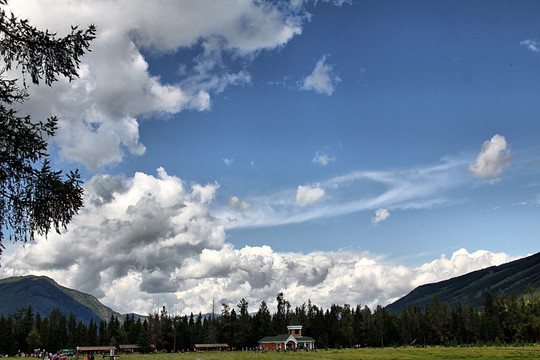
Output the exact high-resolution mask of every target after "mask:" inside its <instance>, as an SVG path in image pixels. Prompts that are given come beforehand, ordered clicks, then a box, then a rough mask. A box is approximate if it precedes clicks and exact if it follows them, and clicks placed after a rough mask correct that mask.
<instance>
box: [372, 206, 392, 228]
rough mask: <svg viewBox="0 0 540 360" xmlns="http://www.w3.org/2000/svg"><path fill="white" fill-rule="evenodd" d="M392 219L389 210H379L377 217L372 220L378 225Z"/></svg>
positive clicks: (376, 212) (376, 213)
mask: <svg viewBox="0 0 540 360" xmlns="http://www.w3.org/2000/svg"><path fill="white" fill-rule="evenodd" d="M389 217H390V212H389V211H388V209H378V210H376V211H375V216H374V217H372V218H371V223H372V224H373V225H377V224H378V223H380V222H381V221H384V220H386V219H388V218H389Z"/></svg>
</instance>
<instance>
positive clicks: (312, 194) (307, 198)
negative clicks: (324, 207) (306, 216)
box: [296, 184, 324, 207]
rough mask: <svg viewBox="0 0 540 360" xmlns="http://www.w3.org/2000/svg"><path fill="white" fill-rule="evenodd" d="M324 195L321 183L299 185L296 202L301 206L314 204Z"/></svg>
mask: <svg viewBox="0 0 540 360" xmlns="http://www.w3.org/2000/svg"><path fill="white" fill-rule="evenodd" d="M323 196H324V189H322V188H321V187H320V185H319V184H315V185H314V186H309V185H306V186H303V185H299V186H298V189H297V191H296V204H298V205H299V206H302V207H303V206H307V205H313V204H315V203H316V202H317V201H319V200H320V199H321V198H322V197H323Z"/></svg>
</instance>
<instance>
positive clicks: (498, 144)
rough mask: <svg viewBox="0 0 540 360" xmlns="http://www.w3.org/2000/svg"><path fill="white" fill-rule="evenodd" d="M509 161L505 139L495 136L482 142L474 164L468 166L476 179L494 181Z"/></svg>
mask: <svg viewBox="0 0 540 360" xmlns="http://www.w3.org/2000/svg"><path fill="white" fill-rule="evenodd" d="M511 161H512V158H511V157H510V149H509V148H508V146H507V144H506V139H505V138H504V136H501V135H498V134H497V135H494V136H493V137H492V138H491V140H488V141H485V142H484V144H483V145H482V150H481V151H480V154H478V157H477V158H476V163H475V164H473V165H470V166H469V170H470V171H471V172H472V173H473V175H474V176H476V177H479V178H482V179H487V180H490V181H495V180H497V179H499V177H500V175H501V173H502V170H503V168H504V167H505V166H507V165H508V164H510V162H511Z"/></svg>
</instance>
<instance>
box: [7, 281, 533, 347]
mask: <svg viewBox="0 0 540 360" xmlns="http://www.w3.org/2000/svg"><path fill="white" fill-rule="evenodd" d="M293 316H296V317H297V318H298V320H300V322H301V323H302V325H303V334H304V335H305V336H310V337H312V338H314V339H315V340H316V346H317V347H318V348H326V347H330V348H339V347H351V346H362V347H364V346H370V347H381V346H400V345H415V346H427V345H452V346H456V345H484V344H489V345H497V344H511V343H535V342H538V340H539V335H540V300H539V298H538V296H535V295H534V291H530V294H529V296H528V297H527V300H525V297H522V296H516V295H511V296H506V295H504V294H502V295H499V296H497V297H496V298H494V297H493V296H492V295H491V294H490V293H488V294H487V295H486V297H485V302H484V308H483V311H480V312H478V311H474V310H473V309H472V308H471V306H470V305H469V304H468V303H467V301H466V299H463V300H462V302H461V303H460V304H459V305H458V306H457V307H456V308H455V309H449V307H448V305H447V304H446V303H441V302H440V301H439V299H438V298H437V297H434V298H433V299H432V300H431V302H430V304H429V305H428V306H426V308H425V309H419V308H413V307H410V306H409V307H408V308H407V309H406V310H405V311H403V313H401V314H400V315H397V314H394V313H391V312H388V311H386V310H385V309H384V308H383V307H381V306H377V307H376V309H375V310H374V311H372V310H371V309H370V308H369V307H367V306H364V307H361V306H360V305H357V306H355V307H351V306H350V305H348V304H345V305H343V306H339V305H332V306H331V307H330V309H327V310H323V309H322V308H320V307H318V306H316V305H313V304H312V303H311V302H310V301H308V303H307V304H306V303H304V304H302V305H301V306H298V307H296V308H295V309H294V311H293V310H292V309H291V305H290V303H289V302H288V301H287V300H285V299H284V297H283V294H282V293H279V294H278V296H277V309H276V312H275V313H273V314H271V313H270V309H269V308H268V306H267V304H266V302H265V301H263V302H261V304H260V306H259V308H258V310H257V312H256V313H250V312H249V308H248V302H247V301H246V300H245V299H242V300H240V302H239V303H238V304H237V305H236V309H235V308H232V307H231V306H230V305H229V304H222V308H221V312H220V313H218V314H216V313H214V312H213V313H212V314H210V315H206V316H203V315H202V314H201V313H199V314H198V315H193V314H190V315H185V316H177V315H176V316H172V315H170V314H168V313H167V309H166V308H165V307H163V309H162V310H161V312H160V313H157V312H156V313H154V314H152V315H149V316H148V317H146V318H145V319H140V318H139V319H135V317H134V316H127V317H126V319H124V321H123V322H120V320H119V319H118V318H117V317H111V318H110V319H109V321H107V322H105V321H101V322H100V323H99V324H96V323H95V322H93V321H92V320H91V321H90V322H89V324H88V325H86V324H84V323H83V322H81V321H79V322H77V321H76V319H75V316H74V315H73V314H70V316H69V317H66V316H65V315H63V314H62V313H60V311H59V310H58V309H55V310H53V311H52V312H51V313H50V314H49V316H48V317H46V318H42V317H41V315H40V314H39V313H38V314H34V313H33V311H32V308H31V307H29V308H25V309H21V310H19V311H18V312H16V313H15V314H12V315H9V316H8V317H4V316H1V317H0V353H2V354H16V353H17V352H18V351H22V352H27V353H29V352H32V351H33V350H34V349H37V348H41V349H46V350H47V351H49V352H56V351H58V350H59V349H61V348H74V347H76V346H78V345H79V346H95V345H113V346H116V345H119V344H138V345H139V346H140V351H141V352H150V351H153V350H158V351H168V352H170V351H182V350H187V349H193V345H194V344H198V343H227V344H228V345H229V346H230V347H231V348H234V349H237V350H241V349H249V348H254V347H256V346H257V345H258V344H257V341H258V340H259V339H261V338H263V337H265V336H272V335H277V334H283V333H286V331H287V325H288V323H289V321H290V319H291V318H292V317H293Z"/></svg>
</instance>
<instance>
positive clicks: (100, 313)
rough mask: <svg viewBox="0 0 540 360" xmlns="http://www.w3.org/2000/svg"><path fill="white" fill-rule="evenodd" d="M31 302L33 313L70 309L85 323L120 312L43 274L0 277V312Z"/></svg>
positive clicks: (14, 309)
mask: <svg viewBox="0 0 540 360" xmlns="http://www.w3.org/2000/svg"><path fill="white" fill-rule="evenodd" d="M29 305H32V308H33V309H34V312H35V313H38V312H39V313H40V315H41V316H42V317H46V316H49V314H50V313H51V310H52V309H54V308H58V309H59V310H60V312H61V313H63V314H65V315H66V316H69V314H70V313H71V312H73V314H74V315H75V317H76V318H77V321H79V320H81V321H83V322H84V323H85V324H88V323H89V322H90V319H94V321H95V322H96V323H98V324H99V322H100V321H101V320H109V319H110V318H111V315H114V316H118V317H119V318H122V315H121V314H119V313H117V312H115V311H113V310H112V309H111V308H109V307H107V306H105V305H103V304H101V303H100V302H99V301H98V299H96V298H95V297H94V296H92V295H89V294H85V293H82V292H80V291H76V290H73V289H69V288H66V287H64V286H61V285H58V284H57V283H56V282H55V281H54V280H53V279H50V278H48V277H46V276H33V275H30V276H20V277H11V278H6V279H0V315H4V316H7V315H9V314H13V313H15V312H16V311H17V310H18V309H21V308H24V307H28V306H29Z"/></svg>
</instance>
